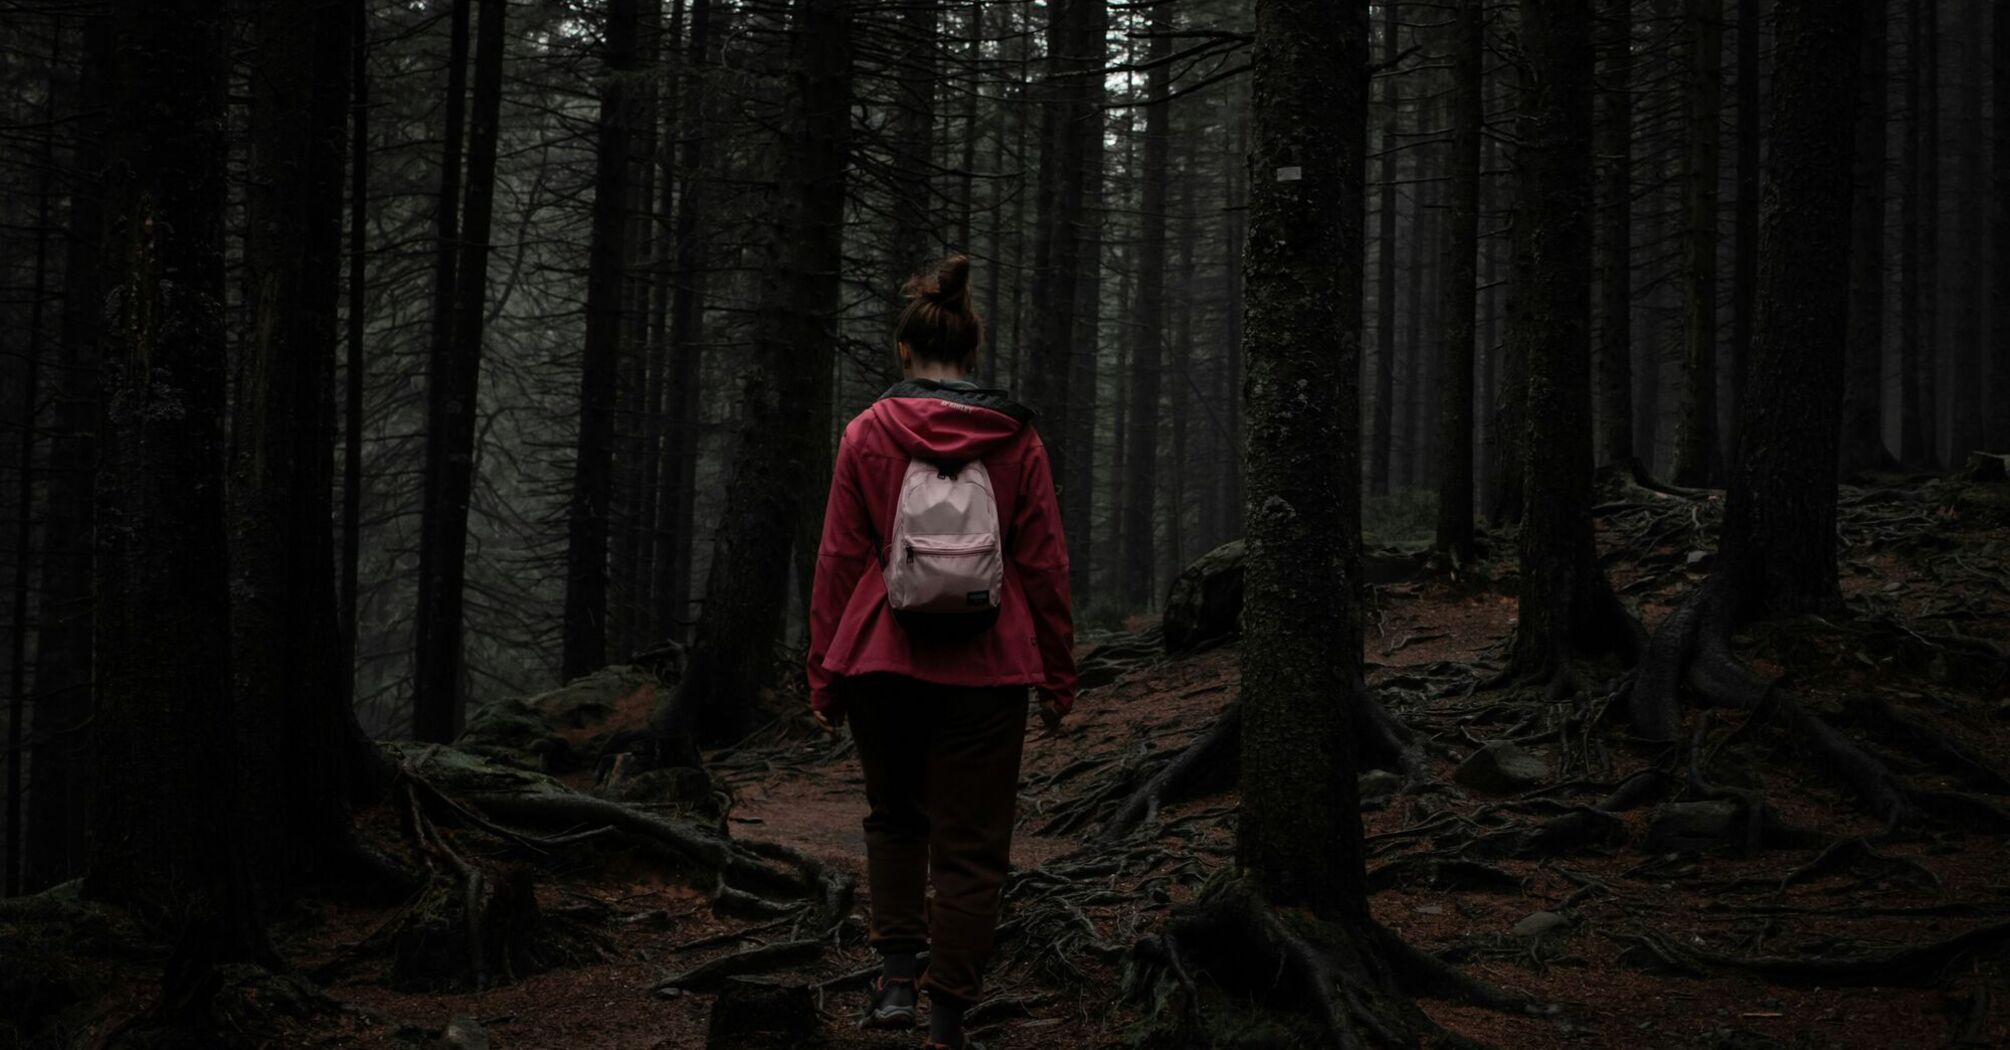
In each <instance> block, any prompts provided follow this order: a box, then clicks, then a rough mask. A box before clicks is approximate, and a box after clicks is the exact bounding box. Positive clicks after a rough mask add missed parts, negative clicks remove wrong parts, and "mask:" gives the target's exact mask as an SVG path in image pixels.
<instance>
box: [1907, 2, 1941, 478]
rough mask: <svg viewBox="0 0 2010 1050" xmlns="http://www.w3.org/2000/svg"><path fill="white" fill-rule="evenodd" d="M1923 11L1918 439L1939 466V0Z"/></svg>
mask: <svg viewBox="0 0 2010 1050" xmlns="http://www.w3.org/2000/svg"><path fill="white" fill-rule="evenodd" d="M1917 10H1918V12H1919V37H1918V40H1919V50H1918V51H1915V52H1914V53H1913V60H1912V61H1913V72H1914V74H1915V75H1916V76H1918V77H1919V108H1918V109H1916V110H1914V111H1913V112H1914V114H1915V117H1916V119H1917V120H1918V121H1919V141H1918V142H1917V143H1916V144H1915V145H1914V147H1913V148H1914V149H1916V150H1918V151H1919V158H1920V161H1919V163H1920V167H1919V334H1918V339H1919V355H1920V357H1919V361H1918V365H1919V371H1918V382H1919V439H1920V463H1919V465H1920V466H1923V467H1927V468H1929V469H1930V468H1933V467H1938V466H1940V465H1941V464H1942V463H1944V462H1945V460H1943V459H1941V457H1940V426H1941V415H1940V358H1941V349H1940V0H1925V2H1923V3H1921V4H1920V5H1919V7H1918V8H1917Z"/></svg>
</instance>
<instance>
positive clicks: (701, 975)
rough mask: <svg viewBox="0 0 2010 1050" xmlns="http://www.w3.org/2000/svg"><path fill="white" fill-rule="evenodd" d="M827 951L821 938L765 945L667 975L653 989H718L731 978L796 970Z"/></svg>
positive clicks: (661, 990)
mask: <svg viewBox="0 0 2010 1050" xmlns="http://www.w3.org/2000/svg"><path fill="white" fill-rule="evenodd" d="M823 952H824V942H823V941H820V940H800V941H780V942H777V943H775V944H764V945H761V946H760V947H758V948H748V949H746V950H745V951H739V952H734V953H733V954H731V955H721V956H719V957H718V958H716V959H713V960H711V961H709V962H706V963H702V964H700V965H699V966H697V967H695V968H693V969H691V970H688V971H686V972H684V973H680V974H676V975H674V976H670V977H665V978H663V979H662V980H660V981H658V982H656V984H655V986H654V987H653V988H652V989H651V990H652V991H654V992H655V993H656V994H658V995H663V994H665V993H666V992H667V993H671V994H675V993H677V992H712V991H717V990H718V989H719V986H720V985H722V984H725V983H726V979H727V978H729V977H744V976H746V975H748V974H756V973H772V972H774V971H776V970H787V969H792V968H794V967H797V966H803V965H805V964H808V963H813V962H815V961H817V960H818V959H820V958H822V957H823Z"/></svg>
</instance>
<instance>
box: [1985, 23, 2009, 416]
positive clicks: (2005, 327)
mask: <svg viewBox="0 0 2010 1050" xmlns="http://www.w3.org/2000/svg"><path fill="white" fill-rule="evenodd" d="M1990 68H1992V69H1994V70H1995V72H1996V76H1995V81H1994V83H1993V84H1992V85H1991V90H1992V92H1993V94H1994V98H1993V100H1992V104H1993V106H1994V113H1993V115H1992V116H1993V123H1994V126H1995V135H1994V138H1995V142H1996V155H1995V157H1994V171H1993V172H1992V173H1991V174H1992V177H1993V179H1994V182H1995V191H1994V192H1993V193H1991V194H1990V208H1989V223H1990V239H1991V241H1992V242H1993V243H1994V245H1995V253H1994V262H1993V267H1994V268H1993V269H1991V270H1990V274H1991V278H1992V281H1993V283H1992V285H1991V287H1990V289H1989V294H1988V295H1987V296H1986V297H1985V298H1986V299H1987V300H1988V301H1989V302H1990V303H1991V304H1992V305H1993V307H1994V315H1993V316H1992V318H1991V323H1990V326H1989V329H1990V336H1991V338H1992V341H1993V343H1994V348H1993V350H1992V352H1991V357H1990V362H1989V401H1988V403H1987V405H1986V407H1985V410H1984V415H1985V417H1986V418H1987V419H1988V421H1989V431H1988V433H1987V435H1986V437H1987V438H1988V442H1989V447H1990V448H1992V449H2010V14H2006V13H2005V12H2004V11H2002V10H2000V9H1999V10H1997V11H1996V20H1995V28H1994V32H1993V33H1992V34H1991V39H1990Z"/></svg>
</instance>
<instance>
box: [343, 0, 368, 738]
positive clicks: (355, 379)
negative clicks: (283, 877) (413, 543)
mask: <svg viewBox="0 0 2010 1050" xmlns="http://www.w3.org/2000/svg"><path fill="white" fill-rule="evenodd" d="M351 2H352V3H353V5H354V7H355V10H353V11H351V12H350V14H349V28H350V33H351V37H350V41H349V80H350V84H349V99H350V118H349V121H350V128H349V288H348V292H349V303H348V313H349V316H348V331H347V333H346V341H345V348H346V350H347V355H346V358H345V360H344V361H343V366H342V384H343V389H342V555H341V557H342V561H341V573H342V582H341V594H340V597H339V599H338V604H337V606H336V609H337V611H336V623H337V627H338V630H339V631H340V632H341V636H342V642H341V656H340V659H341V668H340V670H339V671H338V672H337V674H338V676H339V679H340V681H339V684H338V685H337V687H336V692H338V693H340V694H341V695H342V696H343V698H344V701H345V702H346V703H350V704H354V703H355V698H356V631H357V617H358V615H359V611H358V607H357V593H358V590H357V571H358V566H359V565H360V564H361V561H362V555H363V390H364V386H363V381H364V373H363V369H364V365H363V322H364V320H365V315H366V313H367V312H368V310H369V301H370V299H369V296H370V290H369V269H368V266H367V263H368V260H369V252H368V249H369V229H370V92H369V88H370V61H369V60H370V52H369V43H370V20H369V10H370V0H351Z"/></svg>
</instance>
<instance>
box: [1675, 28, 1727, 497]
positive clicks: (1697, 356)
mask: <svg viewBox="0 0 2010 1050" xmlns="http://www.w3.org/2000/svg"><path fill="white" fill-rule="evenodd" d="M1686 19H1687V22H1688V48H1689V77H1690V80H1689V87H1688V99H1689V163H1688V168H1687V169H1686V172H1685V180H1686V181H1685V182H1684V187H1683V188H1684V207H1685V209H1686V211H1687V213H1688V221H1687V226H1686V228H1685V230H1684V231H1683V238H1682V282H1683V325H1682V389H1681V398H1682V401H1681V409H1680V412H1679V414H1678V416H1677V418H1676V427H1675V470H1674V479H1675V483H1676V484H1678V485H1693V486H1703V485H1708V484H1711V483H1713V482H1715V481H1716V480H1717V478H1718V476H1719V475H1720V474H1721V473H1722V470H1723V460H1722V456H1721V455H1720V453H1719V452H1718V448H1717V174H1718V171H1717V169H1718V155H1719V152H1720V149H1719V145H1720V142H1721V140H1722V138H1723V130H1722V126H1721V125H1722V121H1723V113H1722V110H1723V108H1724V0H1688V11H1687V14H1686Z"/></svg>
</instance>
